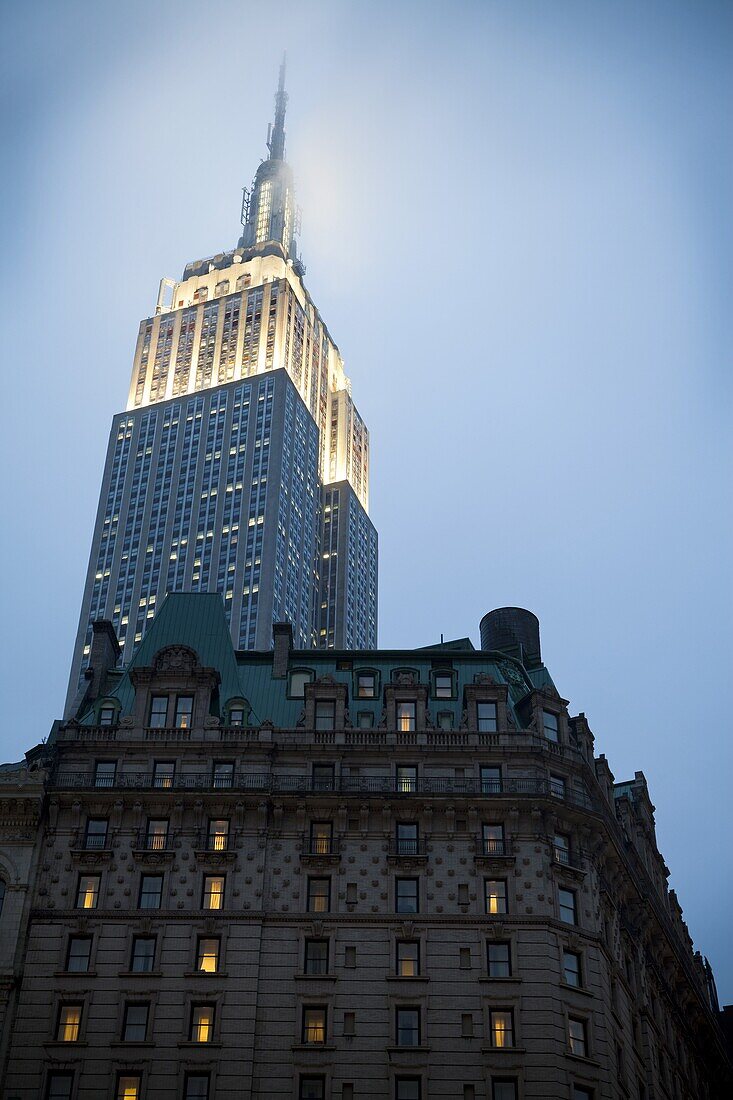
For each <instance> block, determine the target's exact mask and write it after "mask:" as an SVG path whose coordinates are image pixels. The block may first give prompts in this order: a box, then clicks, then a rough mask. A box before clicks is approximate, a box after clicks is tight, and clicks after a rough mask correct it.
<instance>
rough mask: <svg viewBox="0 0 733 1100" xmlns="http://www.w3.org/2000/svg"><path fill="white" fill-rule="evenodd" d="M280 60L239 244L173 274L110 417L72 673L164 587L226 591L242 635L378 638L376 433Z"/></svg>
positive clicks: (340, 645) (135, 628)
mask: <svg viewBox="0 0 733 1100" xmlns="http://www.w3.org/2000/svg"><path fill="white" fill-rule="evenodd" d="M287 98H288V97H287V93H286V92H285V64H284V62H283V65H282V67H281V69H280V80H279V85H278V90H277V95H276V97H275V119H274V122H273V123H272V125H271V126H270V129H269V133H268V142H267V147H268V152H269V155H268V157H267V159H266V160H264V161H263V162H262V163H261V164H260V166H259V168H258V169H257V172H256V174H255V177H254V181H253V184H252V187H251V189H250V190H248V191H247V190H245V193H244V202H243V206H242V226H243V232H242V236H241V238H240V240H239V243H238V245H237V247H236V248H234V249H231V250H229V251H225V252H220V253H217V254H216V255H215V256H210V257H207V258H206V259H202V260H195V261H193V262H192V263H189V264H187V265H186V267H185V269H184V271H183V275H182V276H181V278H180V280H179V281H177V282H176V281H174V280H171V279H163V280H162V281H161V284H160V291H159V294H158V301H157V304H156V307H155V312H154V313H153V315H152V316H150V317H147V318H146V319H145V320H143V321H142V322H141V324H140V329H139V332H138V337H137V344H136V348H135V357H134V363H133V369H132V378H131V382H130V390H129V396H128V401H127V408H126V410H125V411H124V412H121V413H119V414H117V415H116V416H115V417H114V419H113V422H112V429H111V433H110V439H109V446H108V450H107V458H106V462H105V468H104V476H103V480H102V489H101V493H100V498H99V507H98V510H97V518H96V522H95V527H94V536H93V540H92V548H91V554H90V559H89V567H88V571H87V578H86V584H85V588H84V596H83V601H82V609H81V616H80V621H79V628H78V633H77V638H76V644H75V649H74V657H73V663H72V669H71V677H70V684H69V697H68V700H67V703H68V704H70V703H71V702H72V701H73V699H74V698H75V697H76V695H77V692H78V690H79V687H80V685H81V684H82V683H83V678H84V669H85V666H86V658H87V656H88V653H89V649H90V645H91V640H92V624H93V623H94V622H95V621H96V620H99V619H109V620H111V622H112V624H113V626H114V628H115V631H116V634H117V637H118V639H119V642H120V645H121V646H122V653H121V657H120V661H121V662H123V663H126V661H127V660H129V658H130V657H131V655H132V651H133V649H134V648H135V646H136V645H137V644H138V643H139V642H140V641H141V640H142V638H143V635H144V634H145V631H146V629H147V627H148V626H149V625H150V623H151V622H152V620H153V618H154V617H155V613H156V609H157V608H159V607H160V605H161V603H162V601H163V599H164V597H165V595H166V593H167V592H181V591H184V592H218V593H220V595H221V597H222V600H223V602H224V608H225V611H226V616H227V620H228V622H229V625H230V629H231V635H232V640H233V643H234V645H235V647H236V648H238V649H268V648H269V647H270V645H271V643H272V624H273V622H283V621H288V622H290V623H291V624H292V628H293V639H294V644H295V646H296V647H297V648H301V649H307V648H311V647H318V648H336V649H373V648H375V647H376V644H377V533H376V530H375V528H374V525H373V524H372V522H371V520H370V519H369V515H368V506H369V504H368V496H369V433H368V431H367V428H366V425H365V424H364V421H363V420H362V418H361V416H360V415H359V413H358V411H357V409H356V406H355V404H354V402H353V400H352V396H351V383H350V381H349V379H348V377H347V376H346V373H345V371H344V364H343V360H342V358H341V355H340V353H339V350H338V348H337V346H336V344H335V343H334V341H333V339H332V338H331V335H330V333H329V331H328V329H327V328H326V325H325V323H324V321H323V319H322V317H321V315H320V313H319V312H318V309H317V308H316V306H315V305H314V303H313V301H312V299H311V297H310V294H309V293H308V290H307V289H306V286H305V283H304V281H303V276H304V273H305V269H304V267H303V264H302V262H301V260H300V259H299V256H298V251H297V245H296V236H297V233H298V229H299V213H298V209H297V207H296V204H295V192H294V184H293V173H292V169H291V168H290V166H289V165H288V163H287V162H286V160H285V110H286V106H287Z"/></svg>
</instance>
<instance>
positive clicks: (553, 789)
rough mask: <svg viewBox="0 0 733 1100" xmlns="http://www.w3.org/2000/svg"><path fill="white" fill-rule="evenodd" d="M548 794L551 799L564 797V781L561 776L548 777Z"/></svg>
mask: <svg viewBox="0 0 733 1100" xmlns="http://www.w3.org/2000/svg"><path fill="white" fill-rule="evenodd" d="M550 794H551V795H552V797H553V798H564V797H565V780H564V779H563V777H562V776H561V775H551V776H550Z"/></svg>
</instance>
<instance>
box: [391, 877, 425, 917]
mask: <svg viewBox="0 0 733 1100" xmlns="http://www.w3.org/2000/svg"><path fill="white" fill-rule="evenodd" d="M404 883H414V884H415V908H414V909H405V908H403V907H401V902H404V901H406V900H409V899H407V898H406V897H405V898H401V897H400V887H401V886H402V884H404ZM394 899H395V913H408V914H409V913H419V912H420V877H419V875H395V886H394Z"/></svg>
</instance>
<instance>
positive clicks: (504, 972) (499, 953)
mask: <svg viewBox="0 0 733 1100" xmlns="http://www.w3.org/2000/svg"><path fill="white" fill-rule="evenodd" d="M488 964H489V977H490V978H511V976H512V953H511V948H510V945H509V944H508V943H490V944H489V945H488Z"/></svg>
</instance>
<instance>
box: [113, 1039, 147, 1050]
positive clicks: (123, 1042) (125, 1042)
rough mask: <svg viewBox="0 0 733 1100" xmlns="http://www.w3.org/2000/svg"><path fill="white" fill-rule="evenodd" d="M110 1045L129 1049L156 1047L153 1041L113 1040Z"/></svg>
mask: <svg viewBox="0 0 733 1100" xmlns="http://www.w3.org/2000/svg"><path fill="white" fill-rule="evenodd" d="M109 1045H110V1046H111V1047H124V1048H125V1049H128V1048H131V1047H154V1046H156V1043H155V1042H154V1041H153V1040H152V1039H113V1040H112V1041H111V1043H110V1044H109Z"/></svg>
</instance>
